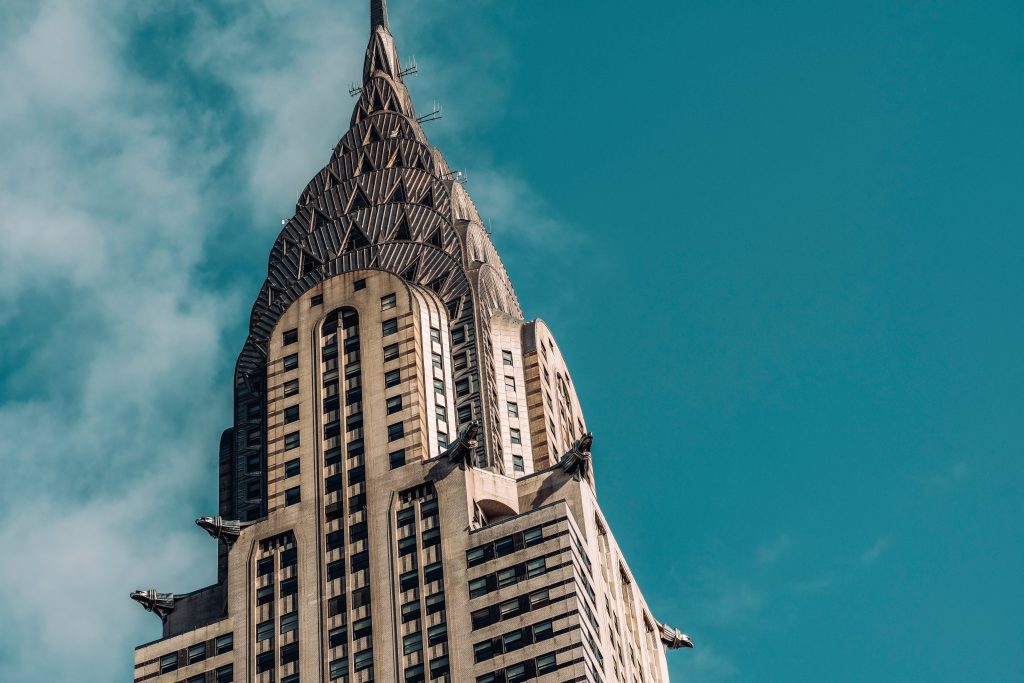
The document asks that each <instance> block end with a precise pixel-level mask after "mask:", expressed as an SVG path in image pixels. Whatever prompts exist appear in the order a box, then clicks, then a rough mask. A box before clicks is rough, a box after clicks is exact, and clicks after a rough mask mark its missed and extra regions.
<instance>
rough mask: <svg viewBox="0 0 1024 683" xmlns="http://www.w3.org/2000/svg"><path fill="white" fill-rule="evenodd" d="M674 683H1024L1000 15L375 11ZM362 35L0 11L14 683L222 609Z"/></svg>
mask: <svg viewBox="0 0 1024 683" xmlns="http://www.w3.org/2000/svg"><path fill="white" fill-rule="evenodd" d="M390 4H391V18H392V22H391V23H392V30H393V32H394V33H395V35H396V38H397V40H398V46H399V51H400V53H401V54H402V55H403V57H406V58H408V57H411V56H415V57H416V59H417V62H418V64H419V67H420V74H419V75H417V76H414V77H411V78H410V79H409V85H410V89H411V90H412V92H413V95H414V98H415V100H416V102H417V104H418V108H419V110H420V111H421V112H425V111H428V110H429V109H430V107H431V104H432V102H433V101H434V100H435V99H436V100H437V101H438V102H439V103H440V104H441V105H442V106H443V107H444V113H445V115H444V118H443V119H442V120H440V121H438V122H435V123H430V124H427V126H428V127H427V133H428V135H429V136H430V137H431V140H432V142H434V143H435V144H436V145H438V146H439V147H440V148H441V149H442V151H444V152H445V154H446V155H447V157H448V159H449V162H450V163H451V165H452V166H453V167H455V168H461V169H464V170H465V171H466V172H467V173H468V175H469V184H468V185H467V188H468V190H469V192H470V194H471V195H472V196H473V198H474V199H475V201H476V203H477V205H478V208H479V209H480V212H481V214H482V215H483V216H485V218H487V220H488V221H489V224H490V227H491V229H492V231H493V235H494V239H495V241H496V243H497V245H498V247H499V250H500V251H501V253H502V255H503V257H504V260H505V263H506V266H507V268H508V270H509V272H510V274H511V276H512V278H513V282H514V283H515V285H516V289H517V291H518V294H519V298H520V301H521V302H522V304H523V308H524V309H525V310H526V312H527V315H529V316H531V317H534V316H536V317H541V318H544V319H545V320H546V321H547V322H548V323H549V325H550V326H551V327H552V329H553V331H554V332H555V334H556V335H557V338H558V340H559V342H560V346H561V348H562V350H563V352H564V353H565V355H566V357H567V359H568V361H569V364H570V367H571V369H572V370H573V378H574V381H575V384H576V386H577V388H578V390H579V392H580V396H581V399H582V402H583V408H584V410H585V413H586V416H587V421H588V425H589V426H590V428H592V429H593V430H594V432H595V435H596V442H595V450H594V453H595V468H596V473H597V488H598V493H599V496H600V499H601V502H602V505H603V507H604V510H605V512H606V514H607V516H608V518H609V520H610V521H611V523H612V525H613V530H614V532H615V534H616V536H617V538H618V540H619V543H620V544H621V545H622V546H623V548H624V550H625V552H626V554H627V558H628V560H629V562H630V564H631V567H632V568H633V571H634V573H635V574H636V575H637V578H638V580H639V582H640V584H641V587H642V588H643V590H644V592H645V594H646V596H647V599H648V602H649V603H650V605H651V607H652V608H653V610H654V612H655V614H656V616H658V617H659V618H660V619H663V620H664V621H667V622H669V623H670V624H672V625H674V626H677V627H679V628H680V629H682V630H683V631H686V632H687V633H689V634H691V636H692V637H693V638H694V640H695V642H696V644H697V648H696V649H695V650H693V651H681V652H674V653H670V655H669V657H670V667H671V671H672V674H673V681H692V682H693V683H705V682H707V683H712V682H717V681H729V682H732V683H754V682H762V681H818V680H827V681H833V682H835V683H846V682H850V683H853V682H862V681H885V682H890V681H892V682H904V681H915V682H916V681H921V682H927V683H933V682H934V683H939V682H943V683H944V682H961V681H962V682H978V681H986V682H992V683H1003V682H1009V681H1019V680H1024V636H1022V634H1024V581H1022V577H1024V539H1022V533H1021V521H1022V519H1024V494H1022V485H1024V437H1022V435H1021V426H1022V424H1024V394H1022V388H1024V360H1022V353H1021V349H1022V348H1024V305H1022V300H1024V283H1022V276H1021V260H1022V255H1024V126H1022V124H1021V122H1022V121H1024V5H1022V4H1021V3H1020V2H999V1H997V0H992V1H990V2H966V1H962V2H952V1H949V2H942V1H939V0H935V1H932V2H874V1H871V0H860V1H858V2H847V1H845V0H843V1H839V2H831V3H821V2H799V1H794V2H786V3H780V2H765V1H763V0H762V1H760V2H753V1H749V2H740V1H715V2H712V1H701V2H697V1H691V2H668V1H667V0H665V1H652V2H648V3H644V5H643V8H642V9H641V8H640V7H639V3H623V2H614V3H613V2H606V1H604V0H591V1H590V2H587V3H582V2H568V1H566V0H562V1H561V2H526V1H525V0H518V1H513V0H505V1H504V2H497V1H490V0H488V1H483V0H481V1H478V2H466V1H465V0H463V1H462V2H456V0H433V1H431V2H427V1H426V0H392V1H391V3H390ZM366 12H367V10H366V7H365V3H364V2H362V1H361V0H308V1H306V2H300V1H296V0H289V1H287V2H286V1H285V0H246V1H242V0H209V1H208V2H203V3H160V2H140V1H138V0H136V1H134V2H129V1H128V0H102V1H101V0H47V1H40V2H34V1H22V0H0V38H2V39H3V40H2V41H0V88H2V91H3V92H4V96H3V97H2V98H0V216H2V219H0V433H3V434H4V435H5V438H4V439H3V441H2V442H0V459H2V461H3V467H4V471H5V477H4V478H3V479H2V480H0V546H2V547H3V548H5V551H4V553H3V554H2V557H0V578H2V579H3V580H2V581H0V680H4V681H18V682H19V683H35V682H37V681H38V682H39V683H42V682H44V681H45V682H47V683H50V682H52V681H60V680H76V681H79V682H81V683H100V682H103V683H106V682H107V681H112V680H128V678H129V676H130V675H131V660H130V658H131V648H132V647H133V646H134V645H135V644H138V643H141V642H144V641H147V640H152V639H154V638H156V637H158V633H159V625H158V622H157V620H156V619H155V618H153V617H152V616H151V615H147V614H144V613H143V612H142V610H140V609H138V607H137V606H136V605H134V604H133V603H131V602H130V601H129V600H128V597H127V595H128V592H129V591H131V590H132V589H134V588H142V587H149V586H151V585H152V586H154V587H158V588H160V589H161V590H168V591H176V592H187V591H189V590H192V589H195V588H199V587H201V586H202V585H206V584H207V583H210V582H212V581H213V579H214V574H215V567H214V546H213V545H212V543H211V542H210V540H209V539H208V538H206V536H205V534H203V533H202V532H201V531H199V530H198V529H196V528H195V527H194V526H193V525H192V520H193V519H194V518H195V517H196V516H199V515H200V514H208V513H209V512H210V511H211V510H213V509H214V507H215V499H216V481H215V476H216V465H215V463H216V452H217V440H218V437H219V434H220V430H221V429H223V428H224V427H225V426H227V425H228V422H229V419H230V416H229V415H230V400H231V380H230V375H231V368H232V365H233V363H234V358H235V356H236V354H237V353H238V351H239V350H240V348H241V344H242V342H243V340H244V336H245V330H246V323H247V318H248V308H249V305H250V303H251V300H252V298H253V297H254V296H255V293H256V292H257V290H258V288H259V285H260V283H261V281H262V278H263V277H264V275H265V268H266V258H267V254H268V252H269V248H270V245H271V242H272V240H273V238H274V236H275V235H276V233H277V231H278V230H279V228H280V219H281V218H284V217H288V216H290V215H291V213H292V209H293V205H294V201H295V194H296V192H297V191H298V190H299V189H301V188H302V187H303V186H304V185H305V183H306V182H307V181H308V179H309V178H310V177H311V176H312V175H313V174H314V173H315V172H316V171H317V170H318V169H319V168H320V167H321V166H322V164H323V163H324V162H325V161H326V160H327V158H328V156H329V148H330V147H331V146H332V145H333V144H334V142H335V141H336V140H337V138H338V137H339V136H340V135H341V134H342V133H343V132H344V130H345V129H346V128H347V123H348V119H349V115H350V113H351V108H352V106H353V101H352V100H351V99H350V98H349V96H348V93H347V90H348V85H349V83H350V82H351V81H354V80H357V79H358V78H359V76H360V66H361V61H362V52H363V49H364V46H365V39H366V33H367V29H366V24H367V21H366Z"/></svg>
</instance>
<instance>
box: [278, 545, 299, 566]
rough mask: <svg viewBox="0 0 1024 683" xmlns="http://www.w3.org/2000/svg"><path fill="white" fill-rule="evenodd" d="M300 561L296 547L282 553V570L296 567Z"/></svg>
mask: <svg viewBox="0 0 1024 683" xmlns="http://www.w3.org/2000/svg"><path fill="white" fill-rule="evenodd" d="M298 560H299V554H298V552H297V550H296V548H295V547H294V546H292V547H291V548H288V549H287V550H284V551H282V552H281V569H284V568H286V567H294V566H295V563H296V562H298Z"/></svg>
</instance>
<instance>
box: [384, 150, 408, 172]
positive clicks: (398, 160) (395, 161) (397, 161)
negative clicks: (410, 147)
mask: <svg viewBox="0 0 1024 683" xmlns="http://www.w3.org/2000/svg"><path fill="white" fill-rule="evenodd" d="M395 166H405V162H404V161H402V153H401V152H400V151H399V150H397V149H396V150H395V153H394V154H392V155H391V158H390V159H389V160H388V164H387V167H388V168H394V167H395Z"/></svg>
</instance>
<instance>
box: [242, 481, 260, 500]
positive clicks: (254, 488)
mask: <svg viewBox="0 0 1024 683" xmlns="http://www.w3.org/2000/svg"><path fill="white" fill-rule="evenodd" d="M262 492H263V490H262V489H261V488H260V482H259V480H258V479H256V480H254V481H250V482H249V483H248V484H246V486H245V497H246V498H248V499H250V500H256V499H258V498H259V497H260V494H261V493H262Z"/></svg>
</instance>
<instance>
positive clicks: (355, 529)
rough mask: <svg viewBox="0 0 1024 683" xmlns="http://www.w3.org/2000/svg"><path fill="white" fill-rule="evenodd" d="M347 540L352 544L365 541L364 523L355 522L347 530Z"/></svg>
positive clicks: (365, 529) (365, 530) (365, 528)
mask: <svg viewBox="0 0 1024 683" xmlns="http://www.w3.org/2000/svg"><path fill="white" fill-rule="evenodd" d="M348 535H349V540H350V541H352V543H356V542H357V541H365V540H366V538H367V527H366V522H356V523H355V524H353V525H351V526H350V527H349V528H348Z"/></svg>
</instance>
